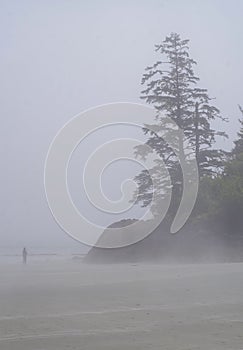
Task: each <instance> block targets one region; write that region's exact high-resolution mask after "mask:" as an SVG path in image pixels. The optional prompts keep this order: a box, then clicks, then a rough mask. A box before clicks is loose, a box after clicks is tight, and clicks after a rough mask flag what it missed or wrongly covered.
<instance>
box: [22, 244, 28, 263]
mask: <svg viewBox="0 0 243 350" xmlns="http://www.w3.org/2000/svg"><path fill="white" fill-rule="evenodd" d="M22 255H23V264H24V265H25V264H26V263H27V250H26V248H25V247H24V249H23V253H22Z"/></svg>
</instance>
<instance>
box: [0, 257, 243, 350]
mask: <svg viewBox="0 0 243 350" xmlns="http://www.w3.org/2000/svg"><path fill="white" fill-rule="evenodd" d="M0 349H1V350H63V349H73V350H80V349H82V350H98V349H101V350H124V349H129V350H133V349H137V350H148V349H153V350H161V349H162V350H179V349H180V350H194V349H195V350H196V349H197V350H198V349H208V350H218V349H219V350H223V349H227V350H230V349H235V350H236V349H237V350H239V349H243V264H241V263H236V264H213V265H211V264H210V265H209V264H204V265H181V266H176V265H167V266H166V265H143V264H130V265H129V264H124V265H87V264H83V263H81V261H76V262H75V261H67V262H65V261H55V262H51V261H49V262H39V263H38V262H35V263H31V262H30V263H29V264H28V265H27V266H22V265H18V264H4V263H1V264H0Z"/></svg>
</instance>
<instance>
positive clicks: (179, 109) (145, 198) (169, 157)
mask: <svg viewBox="0 0 243 350" xmlns="http://www.w3.org/2000/svg"><path fill="white" fill-rule="evenodd" d="M188 42H189V40H182V39H181V38H180V36H179V34H177V33H172V34H171V35H170V36H168V37H166V39H165V40H164V41H163V42H162V43H161V44H159V45H156V46H155V47H156V51H158V52H159V53H160V54H161V57H162V60H160V61H157V62H156V63H155V64H154V65H153V66H151V67H147V68H146V69H145V74H144V75H143V78H142V85H145V86H146V88H145V89H144V90H143V91H142V96H141V98H142V99H144V100H145V101H146V102H147V103H148V104H152V105H153V107H154V108H155V110H156V111H157V113H156V120H155V124H153V125H145V127H144V133H145V134H147V135H148V140H147V142H146V144H145V145H144V147H143V146H140V147H138V148H137V150H136V151H137V155H139V156H142V157H144V156H145V157H146V155H147V153H148V147H146V145H148V146H150V147H151V149H153V150H154V151H156V152H157V153H158V155H159V156H160V157H161V159H163V161H164V163H165V164H166V167H167V169H168V171H169V173H170V176H171V180H172V184H173V191H172V193H173V194H174V201H173V203H174V206H175V207H176V206H177V204H178V199H179V197H180V194H181V190H182V173H181V168H180V165H179V162H178V157H177V156H176V153H177V154H178V155H179V159H180V160H181V159H186V158H187V157H188V154H187V152H186V148H185V147H186V146H185V143H184V141H183V137H182V135H181V134H178V133H177V134H176V135H177V139H176V137H175V143H174V146H173V145H172V147H171V146H170V145H168V143H167V142H166V141H165V140H164V139H163V138H161V137H160V136H159V132H160V131H163V132H164V131H165V130H166V129H167V130H170V132H171V133H173V131H172V129H173V127H172V125H171V123H170V120H172V121H173V122H174V123H176V125H177V126H178V128H180V129H182V130H183V132H184V135H185V137H186V139H187V142H188V143H189V144H190V147H191V149H192V150H193V152H194V153H195V157H196V159H197V163H198V168H199V174H200V177H203V176H204V175H207V174H211V173H212V172H214V171H217V169H218V168H219V167H221V166H222V165H223V152H222V151H219V150H213V149H212V145H213V143H214V142H215V138H216V136H217V135H219V136H226V135H225V133H223V132H216V130H214V129H213V128H212V127H211V124H210V122H211V121H212V120H214V119H216V118H220V119H223V118H222V117H221V115H220V112H219V110H218V109H217V108H216V107H214V106H212V105H211V99H210V98H209V96H208V93H207V90H206V89H201V88H199V87H198V86H197V84H198V81H199V78H198V77H196V76H195V74H194V71H193V66H194V65H195V64H196V62H195V61H194V60H193V59H192V58H190V56H189V52H188V51H189V48H188ZM151 129H152V130H153V131H151ZM178 135H179V136H178ZM172 140H173V137H172ZM173 149H177V152H175V151H174V150H173ZM159 170H160V166H159V164H158V165H157V166H155V167H154V169H153V171H154V173H155V174H156V173H157V174H158V181H157V186H158V188H157V189H156V194H157V195H158V193H160V195H161V198H162V199H163V195H165V194H166V188H167V187H168V185H167V187H166V186H165V182H166V180H165V179H163V176H162V177H161V174H160V172H159ZM135 179H136V181H137V183H138V193H137V202H142V204H143V205H144V206H146V205H148V203H149V202H150V200H151V198H152V195H153V190H154V189H153V188H152V181H151V179H149V173H148V171H146V170H144V171H142V172H141V173H140V174H139V175H138V176H137V177H136V178H135Z"/></svg>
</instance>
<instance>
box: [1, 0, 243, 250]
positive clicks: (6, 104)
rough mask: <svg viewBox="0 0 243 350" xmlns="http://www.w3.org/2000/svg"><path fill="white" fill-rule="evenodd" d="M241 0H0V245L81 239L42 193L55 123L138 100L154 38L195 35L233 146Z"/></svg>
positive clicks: (194, 50)
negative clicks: (68, 231)
mask: <svg viewBox="0 0 243 350" xmlns="http://www.w3.org/2000/svg"><path fill="white" fill-rule="evenodd" d="M242 18H243V2H242V1H241V0H233V1H222V0H221V1H220V0H206V1H195V0H191V1H189V0H187V1H186V0H184V1H180V0H174V1H173V0H171V1H163V0H152V1H141V0H140V1H138V0H135V1H126V0H125V1H92V0H91V1H71V0H66V1H63V0H58V1H39V2H37V1H24V0H23V1H14V0H12V1H3V0H0V27H1V28H0V29H1V30H0V45H1V56H0V70H1V71H0V73H1V85H0V86H1V87H0V88H1V92H0V99H1V122H2V127H1V142H2V147H1V160H2V184H3V186H2V196H1V199H2V200H1V232H0V239H1V246H2V247H15V246H16V247H21V246H23V245H27V246H33V247H34V246H40V247H44V248H45V249H46V248H47V247H51V248H53V249H55V248H56V247H65V246H67V245H68V246H70V247H71V248H72V247H74V246H75V244H74V243H73V242H72V241H71V240H70V239H69V238H67V237H66V235H65V234H64V233H63V232H62V231H61V229H59V227H58V226H57V225H56V223H55V222H54V220H53V218H52V216H51V214H50V212H49V209H48V207H47V204H46V201H45V194H44V187H43V168H44V161H45V156H46V153H47V150H48V147H49V144H50V142H51V141H52V139H53V137H54V136H55V134H56V132H57V131H58V130H59V129H60V128H61V127H62V126H63V124H64V123H65V122H67V121H68V120H69V119H70V118H71V117H72V116H74V115H75V114H77V113H79V112H80V111H82V110H84V109H86V108H89V107H92V106H96V105H99V104H103V103H108V102H114V101H131V102H140V100H139V94H140V90H141V87H140V81H141V76H142V74H143V71H144V68H145V67H146V66H147V65H150V64H152V63H153V62H154V61H155V60H156V57H158V56H157V55H156V54H155V53H154V44H156V43H159V42H160V41H161V40H163V39H164V37H165V36H166V35H168V34H170V32H172V31H173V32H178V33H180V34H181V36H182V37H183V38H188V39H190V52H191V56H192V57H193V58H194V59H195V60H196V61H197V62H198V66H197V68H196V73H197V74H198V75H199V76H200V78H201V86H202V87H206V88H208V90H209V93H210V95H211V96H212V97H216V100H215V105H217V107H219V108H220V109H221V111H222V114H223V115H224V116H227V117H228V118H229V120H230V121H229V123H228V124H227V125H225V126H224V127H223V128H224V129H225V130H226V131H227V132H228V133H229V136H230V139H229V140H228V141H225V142H221V144H220V146H222V147H226V148H230V147H231V144H232V140H233V139H234V137H235V135H236V131H237V128H238V122H237V120H238V118H239V117H240V113H239V111H238V108H237V104H242V105H243V94H242V87H241V85H242V81H243V70H242V56H243V41H242V37H243V26H242Z"/></svg>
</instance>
